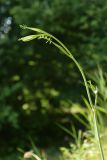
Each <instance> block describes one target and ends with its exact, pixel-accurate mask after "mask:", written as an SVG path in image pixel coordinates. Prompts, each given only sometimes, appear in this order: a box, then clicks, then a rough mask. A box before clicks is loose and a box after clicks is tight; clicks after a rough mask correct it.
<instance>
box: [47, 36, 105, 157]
mask: <svg viewBox="0 0 107 160" xmlns="http://www.w3.org/2000/svg"><path fill="white" fill-rule="evenodd" d="M50 36H51V37H52V38H53V39H54V40H55V41H57V42H58V43H59V44H60V45H61V46H62V48H63V49H64V53H65V54H66V55H67V56H68V57H69V58H70V59H72V60H73V62H74V63H75V64H76V66H77V68H78V69H79V71H80V73H81V75H82V78H83V81H84V84H85V88H86V92H87V96H88V100H89V103H90V106H91V110H92V113H93V121H94V124H95V126H94V127H95V137H96V140H97V142H98V146H99V151H100V155H101V160H104V153H103V149H102V145H101V140H100V135H99V130H98V124H97V116H96V110H95V107H96V103H97V96H96V97H95V105H93V103H92V99H91V95H90V91H89V87H88V83H87V80H86V77H85V74H84V72H83V69H82V67H81V66H80V64H79V63H78V62H77V60H76V59H75V58H74V57H73V55H72V54H71V52H70V51H69V50H68V49H67V48H66V46H65V45H64V44H63V43H62V42H61V41H59V40H58V39H57V38H56V37H54V36H52V35H50ZM53 44H54V43H53Z"/></svg>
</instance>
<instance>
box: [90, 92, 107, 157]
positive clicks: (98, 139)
mask: <svg viewBox="0 0 107 160" xmlns="http://www.w3.org/2000/svg"><path fill="white" fill-rule="evenodd" d="M96 106H97V93H96V94H95V104H94V108H93V117H94V118H93V121H94V125H95V136H96V140H97V142H98V146H99V151H100V155H101V159H102V160H104V159H105V158H104V153H103V148H102V144H101V139H100V134H99V129H98V122H97V115H96Z"/></svg>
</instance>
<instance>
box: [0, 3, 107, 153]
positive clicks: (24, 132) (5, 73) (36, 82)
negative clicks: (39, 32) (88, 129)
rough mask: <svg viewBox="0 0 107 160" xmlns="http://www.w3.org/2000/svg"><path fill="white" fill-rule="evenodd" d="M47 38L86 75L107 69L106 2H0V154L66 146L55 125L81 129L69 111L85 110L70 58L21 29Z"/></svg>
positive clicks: (83, 91)
mask: <svg viewBox="0 0 107 160" xmlns="http://www.w3.org/2000/svg"><path fill="white" fill-rule="evenodd" d="M20 24H21V25H23V24H25V25H27V26H32V27H38V28H41V29H43V30H46V31H48V32H50V33H51V34H53V35H55V36H56V37H57V38H59V39H60V40H61V41H62V42H64V43H65V44H66V45H67V47H68V48H69V49H70V50H71V51H72V54H73V55H74V56H75V57H76V59H77V60H78V61H79V63H80V64H81V66H82V67H83V68H84V70H85V72H86V73H89V72H90V73H91V74H93V72H94V71H96V69H97V65H98V64H100V65H101V66H102V67H103V69H104V70H105V71H106V67H107V1H103V0H101V1H99V0H90V1H89V0H85V1H84V0H75V1H74V0H26V1H23V0H0V154H1V155H2V154H5V153H10V152H13V151H15V150H16V148H17V147H20V148H24V149H29V143H30V140H29V139H30V138H31V139H33V141H34V143H35V144H36V145H37V146H39V147H49V146H54V145H55V146H56V145H60V144H63V143H66V142H67V141H68V140H69V137H67V136H66V133H64V132H63V131H62V130H61V129H60V128H59V127H58V126H57V125H56V123H60V124H63V125H65V126H66V127H68V128H70V127H71V126H72V124H75V125H76V126H77V128H81V127H82V126H81V124H78V122H77V121H76V120H75V118H73V114H74V112H73V109H72V108H78V107H80V106H82V107H83V106H84V104H83V102H82V99H81V96H82V95H85V89H84V85H83V84H82V79H81V76H80V74H79V72H78V70H77V68H76V67H75V65H74V63H72V62H71V61H70V60H69V59H68V58H66V57H65V56H64V55H61V54H59V51H58V50H57V49H56V48H54V47H53V46H52V45H48V44H44V43H43V42H42V41H32V42H29V43H22V42H18V38H20V37H22V36H24V35H28V34H30V32H29V31H25V30H21V29H20V28H19V25H20Z"/></svg>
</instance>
